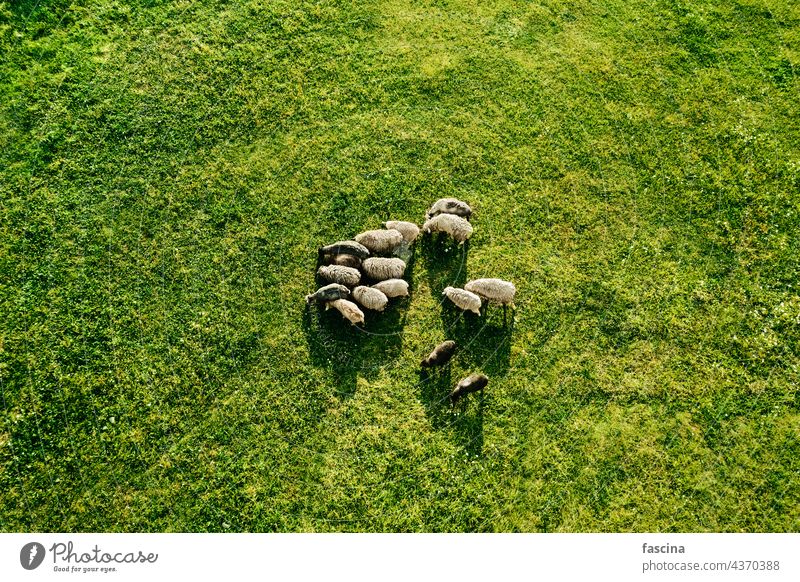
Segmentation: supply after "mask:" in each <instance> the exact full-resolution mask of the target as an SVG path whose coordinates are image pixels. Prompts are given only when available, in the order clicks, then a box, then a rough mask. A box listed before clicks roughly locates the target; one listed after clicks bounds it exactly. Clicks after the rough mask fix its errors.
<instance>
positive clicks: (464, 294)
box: [442, 287, 481, 316]
mask: <svg viewBox="0 0 800 582" xmlns="http://www.w3.org/2000/svg"><path fill="white" fill-rule="evenodd" d="M442 295H444V296H445V297H447V298H448V299H449V300H450V301H452V302H453V303H455V305H456V307H458V308H459V309H463V310H464V311H471V312H472V313H474V314H475V315H478V316H480V314H481V298H480V297H478V296H477V295H475V293H471V292H469V291H465V290H464V289H456V288H455V287H445V289H444V291H442Z"/></svg>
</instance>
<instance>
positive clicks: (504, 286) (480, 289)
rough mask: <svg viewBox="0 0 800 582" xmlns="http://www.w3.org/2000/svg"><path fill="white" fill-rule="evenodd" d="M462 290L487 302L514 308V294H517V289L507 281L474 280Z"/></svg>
mask: <svg viewBox="0 0 800 582" xmlns="http://www.w3.org/2000/svg"><path fill="white" fill-rule="evenodd" d="M464 289H466V290H467V291H471V292H472V293H475V294H476V295H479V296H480V297H481V298H483V299H486V300H488V301H494V302H496V303H501V304H502V305H503V306H505V305H510V306H511V307H514V294H515V293H516V292H517V288H516V287H514V284H513V283H511V282H509V281H503V280H502V279H475V280H474V281H470V282H468V283H467V284H466V285H464Z"/></svg>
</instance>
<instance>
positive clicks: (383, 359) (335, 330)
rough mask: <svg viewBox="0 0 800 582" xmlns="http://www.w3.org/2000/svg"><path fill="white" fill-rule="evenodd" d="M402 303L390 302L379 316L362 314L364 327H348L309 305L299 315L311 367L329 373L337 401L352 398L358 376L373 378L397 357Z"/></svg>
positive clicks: (334, 315)
mask: <svg viewBox="0 0 800 582" xmlns="http://www.w3.org/2000/svg"><path fill="white" fill-rule="evenodd" d="M401 303H406V304H407V301H403V300H394V302H393V303H392V304H390V305H389V306H388V307H387V308H386V310H385V311H384V312H383V313H374V312H370V311H368V310H365V311H364V315H365V317H364V318H365V324H364V326H363V327H362V326H355V325H350V323H349V322H348V321H347V320H345V319H344V318H343V317H342V315H341V314H340V313H339V312H338V311H337V310H335V309H329V310H327V311H326V310H325V308H324V307H322V306H316V305H309V306H307V307H306V308H305V310H304V311H303V332H304V333H305V336H306V341H307V342H308V348H309V354H310V357H311V363H312V364H313V365H314V366H317V367H320V368H325V369H327V370H329V372H330V375H329V379H330V382H331V383H332V384H333V386H334V388H335V389H336V394H337V396H339V397H340V398H349V397H351V396H353V395H354V394H355V391H356V386H357V383H358V378H359V376H360V377H362V378H365V379H367V380H370V379H373V378H375V377H376V376H377V375H378V374H379V372H380V370H381V369H382V368H383V367H384V366H385V365H387V364H391V362H393V361H394V359H395V358H397V356H398V355H399V353H400V347H401V343H402V341H401V331H402V321H403V320H404V317H405V307H404V306H403V305H400V304H401Z"/></svg>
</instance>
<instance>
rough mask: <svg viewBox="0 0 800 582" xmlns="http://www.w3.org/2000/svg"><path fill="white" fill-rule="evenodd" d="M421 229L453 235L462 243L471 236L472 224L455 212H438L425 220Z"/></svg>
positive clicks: (427, 231) (426, 231)
mask: <svg viewBox="0 0 800 582" xmlns="http://www.w3.org/2000/svg"><path fill="white" fill-rule="evenodd" d="M422 231H423V232H425V233H429V232H444V233H447V234H449V235H450V236H451V237H453V240H455V241H456V242H457V243H458V244H464V242H465V241H466V240H467V239H468V238H469V237H471V236H472V225H471V224H470V223H469V221H468V220H466V219H464V218H461V217H460V216H456V215H455V214H439V215H437V216H434V217H433V218H430V219H428V220H426V221H425V224H423V225H422Z"/></svg>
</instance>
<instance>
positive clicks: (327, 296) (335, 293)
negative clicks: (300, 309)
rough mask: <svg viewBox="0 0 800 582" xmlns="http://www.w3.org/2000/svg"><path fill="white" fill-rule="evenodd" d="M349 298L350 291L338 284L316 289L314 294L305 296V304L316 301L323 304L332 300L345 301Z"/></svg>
mask: <svg viewBox="0 0 800 582" xmlns="http://www.w3.org/2000/svg"><path fill="white" fill-rule="evenodd" d="M349 296H350V289H348V288H347V287H345V286H344V285H339V284H338V283H331V284H330V285H325V286H324V287H320V288H319V289H317V291H316V293H312V294H311V295H306V303H311V302H312V301H318V302H319V303H324V302H326V301H333V300H334V299H347V298H348V297H349Z"/></svg>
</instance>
